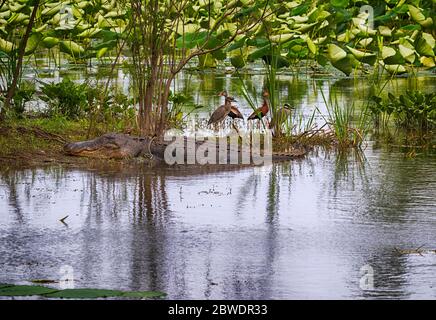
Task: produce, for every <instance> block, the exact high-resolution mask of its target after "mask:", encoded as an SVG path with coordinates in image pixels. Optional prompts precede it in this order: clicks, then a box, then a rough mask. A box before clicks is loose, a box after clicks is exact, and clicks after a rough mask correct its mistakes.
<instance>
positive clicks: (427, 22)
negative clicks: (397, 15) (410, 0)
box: [408, 5, 433, 27]
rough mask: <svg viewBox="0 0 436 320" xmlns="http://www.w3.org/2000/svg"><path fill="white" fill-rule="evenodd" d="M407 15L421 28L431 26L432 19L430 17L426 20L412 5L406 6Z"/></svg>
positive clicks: (418, 9) (419, 10)
mask: <svg viewBox="0 0 436 320" xmlns="http://www.w3.org/2000/svg"><path fill="white" fill-rule="evenodd" d="M408 7H409V13H410V16H411V17H412V19H413V20H415V21H416V22H418V23H419V24H420V25H421V26H423V27H431V26H432V25H433V19H432V18H431V17H428V18H426V17H425V15H424V14H423V13H422V10H421V9H420V8H417V7H415V6H412V5H408Z"/></svg>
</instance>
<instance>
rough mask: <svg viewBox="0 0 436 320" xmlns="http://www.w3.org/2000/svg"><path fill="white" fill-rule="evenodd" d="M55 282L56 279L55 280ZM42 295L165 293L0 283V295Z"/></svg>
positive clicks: (156, 295) (161, 294)
mask: <svg viewBox="0 0 436 320" xmlns="http://www.w3.org/2000/svg"><path fill="white" fill-rule="evenodd" d="M55 282H56V281H55ZM35 295H38V296H42V297H46V298H58V299H59V298H61V299H96V298H108V297H118V298H136V299H141V298H162V297H165V296H166V293H164V292H159V291H120V290H108V289H94V288H77V289H63V290H59V289H55V288H50V287H45V286H41V285H14V284H0V296H9V297H22V296H35Z"/></svg>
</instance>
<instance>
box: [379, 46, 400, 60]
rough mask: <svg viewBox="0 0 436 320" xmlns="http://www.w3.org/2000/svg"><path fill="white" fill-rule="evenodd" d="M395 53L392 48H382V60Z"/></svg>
mask: <svg viewBox="0 0 436 320" xmlns="http://www.w3.org/2000/svg"><path fill="white" fill-rule="evenodd" d="M396 53H397V52H396V51H395V49H394V48H391V47H387V46H383V48H382V58H383V59H386V58H389V57H393V56H394V55H395V54H396Z"/></svg>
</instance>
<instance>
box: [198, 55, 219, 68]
mask: <svg viewBox="0 0 436 320" xmlns="http://www.w3.org/2000/svg"><path fill="white" fill-rule="evenodd" d="M198 66H199V67H200V68H216V60H215V58H214V57H213V56H212V55H211V54H210V53H208V54H205V55H201V56H199V57H198Z"/></svg>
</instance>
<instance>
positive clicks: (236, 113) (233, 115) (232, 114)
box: [228, 105, 244, 120]
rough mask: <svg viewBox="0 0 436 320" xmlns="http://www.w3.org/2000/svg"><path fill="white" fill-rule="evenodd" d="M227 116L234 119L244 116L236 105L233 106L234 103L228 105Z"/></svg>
mask: <svg viewBox="0 0 436 320" xmlns="http://www.w3.org/2000/svg"><path fill="white" fill-rule="evenodd" d="M228 116H229V117H230V118H232V119H233V120H235V119H244V116H243V115H242V113H241V111H239V109H238V108H236V106H234V105H232V106H231V107H230V112H229V114H228Z"/></svg>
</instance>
